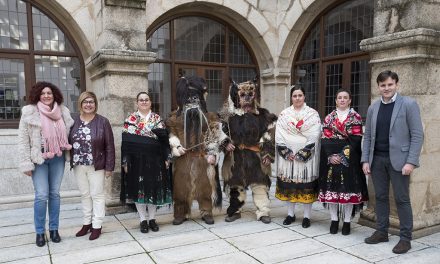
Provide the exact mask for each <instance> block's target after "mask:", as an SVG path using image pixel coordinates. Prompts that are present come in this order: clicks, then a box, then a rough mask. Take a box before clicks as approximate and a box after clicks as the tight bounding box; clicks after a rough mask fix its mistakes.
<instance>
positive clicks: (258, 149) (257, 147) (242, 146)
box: [237, 144, 260, 152]
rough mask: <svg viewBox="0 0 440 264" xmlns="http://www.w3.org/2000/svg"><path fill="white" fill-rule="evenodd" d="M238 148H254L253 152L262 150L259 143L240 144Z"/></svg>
mask: <svg viewBox="0 0 440 264" xmlns="http://www.w3.org/2000/svg"><path fill="white" fill-rule="evenodd" d="M237 147H238V149H240V150H243V149H247V150H252V151H253V152H260V146H258V145H252V146H249V145H245V144H240V145H238V146H237Z"/></svg>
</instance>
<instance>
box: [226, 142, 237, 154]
mask: <svg viewBox="0 0 440 264" xmlns="http://www.w3.org/2000/svg"><path fill="white" fill-rule="evenodd" d="M234 149H235V146H234V144H232V143H229V144H228V145H227V146H226V150H227V151H229V152H232V151H234Z"/></svg>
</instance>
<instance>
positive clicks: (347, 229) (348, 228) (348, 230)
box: [342, 222, 350, 236]
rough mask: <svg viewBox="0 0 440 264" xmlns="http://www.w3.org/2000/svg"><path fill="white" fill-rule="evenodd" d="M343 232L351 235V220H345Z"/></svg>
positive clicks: (345, 234)
mask: <svg viewBox="0 0 440 264" xmlns="http://www.w3.org/2000/svg"><path fill="white" fill-rule="evenodd" d="M342 234H343V235H344V236H348V235H350V222H344V224H343V225H342Z"/></svg>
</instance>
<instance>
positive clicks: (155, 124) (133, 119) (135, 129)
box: [122, 112, 165, 139]
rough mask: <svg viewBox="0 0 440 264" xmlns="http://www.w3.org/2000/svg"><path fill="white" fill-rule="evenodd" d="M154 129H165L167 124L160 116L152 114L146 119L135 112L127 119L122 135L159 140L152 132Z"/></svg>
mask: <svg viewBox="0 0 440 264" xmlns="http://www.w3.org/2000/svg"><path fill="white" fill-rule="evenodd" d="M154 128H165V124H164V123H163V121H162V119H161V118H160V116H159V115H158V114H156V113H153V112H150V114H149V115H147V117H146V118H143V117H142V116H141V115H140V114H139V112H134V113H132V114H130V115H129V116H128V117H127V118H126V119H125V122H124V127H123V128H122V133H130V134H135V135H140V136H146V137H151V138H154V139H157V136H156V134H154V133H153V132H152V131H151V130H152V129H154Z"/></svg>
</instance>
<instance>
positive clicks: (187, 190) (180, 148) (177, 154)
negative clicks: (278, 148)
mask: <svg viewBox="0 0 440 264" xmlns="http://www.w3.org/2000/svg"><path fill="white" fill-rule="evenodd" d="M207 91H208V90H207V87H206V82H205V80H204V79H203V78H200V77H196V76H193V77H188V78H180V79H179V80H178V81H177V91H176V99H177V105H178V109H177V110H176V111H174V112H172V113H171V114H170V116H169V118H168V119H167V120H166V122H165V123H166V126H167V128H168V129H169V131H170V134H169V137H170V138H169V143H170V146H171V150H172V155H173V157H174V161H173V199H174V220H173V224H174V225H180V224H182V223H183V222H184V221H186V220H188V218H189V217H190V216H191V205H192V201H193V200H197V202H198V204H199V210H200V214H201V217H202V220H203V221H204V222H205V223H206V224H209V225H211V224H214V218H213V216H212V209H213V206H215V207H220V208H221V200H222V193H221V189H220V185H219V177H218V174H217V173H216V169H215V165H216V164H217V162H218V159H219V153H220V151H221V149H222V146H225V145H227V142H229V141H228V137H227V136H226V134H225V133H224V132H223V130H222V127H221V123H220V122H217V121H218V117H217V114H216V113H209V112H208V111H207V108H206V96H207Z"/></svg>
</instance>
